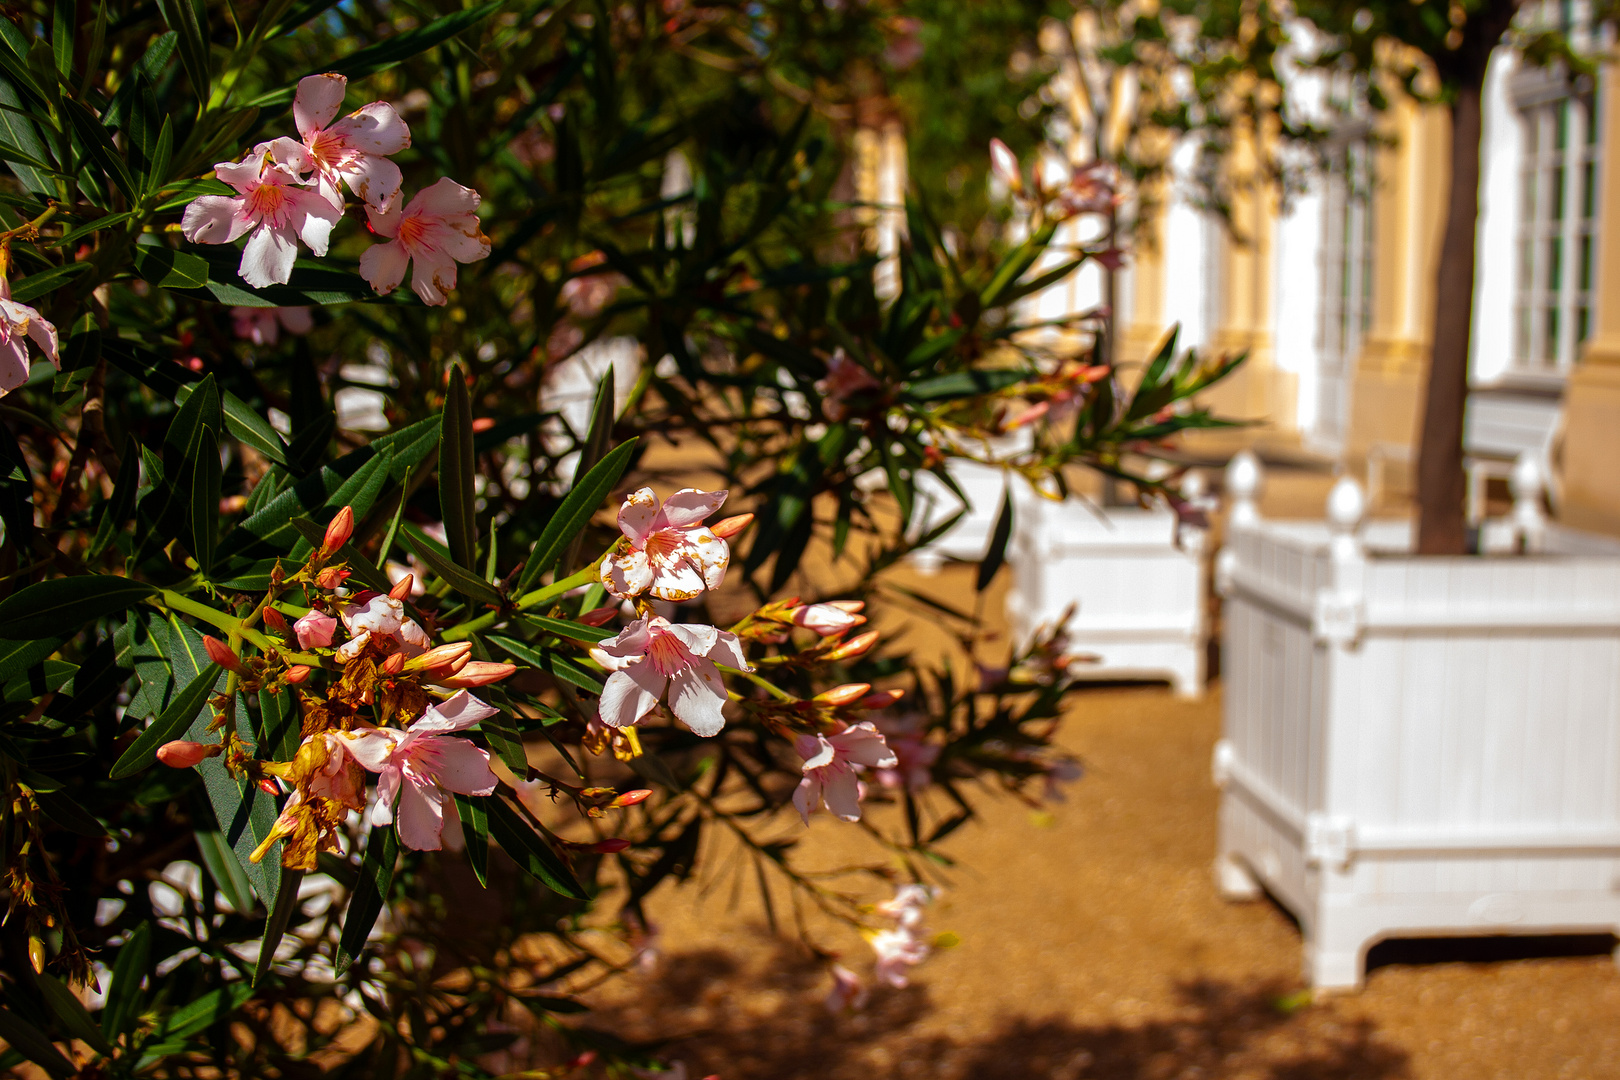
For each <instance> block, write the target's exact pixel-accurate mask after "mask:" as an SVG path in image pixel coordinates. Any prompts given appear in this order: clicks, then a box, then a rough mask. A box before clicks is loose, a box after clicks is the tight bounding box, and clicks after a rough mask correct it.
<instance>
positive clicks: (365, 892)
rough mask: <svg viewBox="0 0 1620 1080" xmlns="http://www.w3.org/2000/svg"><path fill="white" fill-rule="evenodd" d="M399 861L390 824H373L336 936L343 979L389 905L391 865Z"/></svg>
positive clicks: (340, 973)
mask: <svg viewBox="0 0 1620 1080" xmlns="http://www.w3.org/2000/svg"><path fill="white" fill-rule="evenodd" d="M398 859H399V837H398V836H396V835H395V833H394V827H393V826H392V825H373V826H372V827H371V832H370V833H369V834H368V835H367V836H366V853H365V855H364V856H362V858H361V860H360V882H359V884H357V885H356V886H355V889H354V896H353V897H352V898H351V899H350V900H349V910H348V912H347V913H346V914H345V915H344V916H343V932H342V934H341V935H340V936H339V937H338V952H337V961H336V967H337V973H338V977H339V978H342V976H343V973H344V972H345V971H347V970H348V968H349V965H350V964H352V963H354V961H355V960H357V959H359V957H360V950H361V949H364V948H365V947H366V939H367V938H368V937H370V936H371V928H372V927H373V926H376V925H377V916H378V915H381V914H382V909H383V906H384V905H385V904H387V903H388V893H389V890H390V889H392V888H393V884H394V863H395V862H397V861H398Z"/></svg>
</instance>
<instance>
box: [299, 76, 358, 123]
mask: <svg viewBox="0 0 1620 1080" xmlns="http://www.w3.org/2000/svg"><path fill="white" fill-rule="evenodd" d="M348 86H349V80H348V79H346V78H344V77H343V76H342V75H334V74H330V73H328V74H325V75H309V76H306V77H305V78H302V79H299V80H298V93H296V94H294V95H293V123H294V124H295V125H296V126H297V128H298V134H300V135H302V136H304V137H305V138H306V139H307V138H308V137H309V135H310V133H311V132H315V131H319V130H321V128H323V127H325V126H326V125H327V124H330V123H331V122H332V117H334V116H336V115H337V114H338V110H339V109H341V108H343V94H344V91H345V90H347V89H348Z"/></svg>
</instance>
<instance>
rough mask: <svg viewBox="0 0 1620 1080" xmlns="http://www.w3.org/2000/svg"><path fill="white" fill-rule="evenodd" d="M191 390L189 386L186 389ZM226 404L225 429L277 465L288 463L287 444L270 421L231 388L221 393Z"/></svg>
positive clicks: (221, 398) (221, 397)
mask: <svg viewBox="0 0 1620 1080" xmlns="http://www.w3.org/2000/svg"><path fill="white" fill-rule="evenodd" d="M186 392H187V393H189V392H190V390H189V388H188V389H187V391H186ZM220 400H221V401H222V402H223V403H224V406H225V429H226V430H227V431H229V432H230V433H231V434H232V435H235V436H236V437H237V438H238V439H241V440H242V441H243V442H245V443H247V444H248V445H249V446H251V447H253V449H255V450H257V451H258V452H259V453H260V454H261V455H262V456H264V457H266V458H268V459H270V460H271V461H273V462H275V463H276V464H277V465H286V464H287V444H286V442H284V441H283V440H282V438H281V434H280V432H278V431H276V429H275V428H273V427H271V426H270V421H268V420H266V419H265V418H264V417H262V416H260V415H259V414H258V413H256V412H254V411H253V409H252V408H251V407H250V406H249V405H248V404H247V402H245V401H243V400H242V399H241V398H239V397H237V396H236V395H235V394H233V393H231V392H230V391H229V390H226V391H224V392H223V393H221V394H220Z"/></svg>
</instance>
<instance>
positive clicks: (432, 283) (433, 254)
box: [411, 248, 456, 307]
mask: <svg viewBox="0 0 1620 1080" xmlns="http://www.w3.org/2000/svg"><path fill="white" fill-rule="evenodd" d="M411 261H412V266H411V291H412V292H414V293H415V294H416V295H417V296H419V297H421V298H422V303H424V304H426V305H427V306H428V307H440V306H442V305H443V304H444V303H445V301H446V295H445V294H446V293H449V292H450V291H451V290H453V289H454V288H455V287H456V260H454V259H452V258H451V257H450V256H449V255H448V254H447V253H445V252H443V251H423V250H421V249H420V248H418V249H417V250H416V251H415V252H414V253H413V257H412V260H411Z"/></svg>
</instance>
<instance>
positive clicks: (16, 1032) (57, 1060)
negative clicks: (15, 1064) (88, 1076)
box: [0, 1009, 79, 1080]
mask: <svg viewBox="0 0 1620 1080" xmlns="http://www.w3.org/2000/svg"><path fill="white" fill-rule="evenodd" d="M0 1039H4V1040H5V1041H6V1043H7V1045H9V1046H10V1047H11V1048H12V1049H13V1050H15V1051H17V1053H19V1054H21V1055H22V1056H23V1057H25V1058H27V1059H28V1060H29V1061H32V1062H33V1063H34V1064H35V1065H38V1066H39V1067H40V1068H42V1069H44V1070H45V1071H46V1072H47V1073H49V1074H50V1075H52V1076H54V1077H60V1078H62V1080H67V1078H68V1077H71V1076H78V1075H79V1070H78V1069H76V1068H75V1067H74V1066H73V1064H72V1063H71V1062H69V1061H68V1059H67V1058H65V1057H63V1056H62V1052H61V1051H60V1050H58V1049H57V1048H56V1047H55V1046H54V1045H53V1044H52V1043H51V1040H49V1039H47V1038H46V1037H45V1034H44V1033H43V1032H41V1031H40V1030H39V1029H38V1028H37V1027H35V1026H34V1025H33V1024H30V1023H29V1022H28V1021H26V1020H24V1019H23V1018H22V1017H20V1016H18V1015H17V1014H16V1013H14V1012H12V1011H11V1010H9V1009H0Z"/></svg>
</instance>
